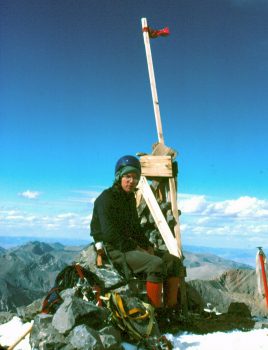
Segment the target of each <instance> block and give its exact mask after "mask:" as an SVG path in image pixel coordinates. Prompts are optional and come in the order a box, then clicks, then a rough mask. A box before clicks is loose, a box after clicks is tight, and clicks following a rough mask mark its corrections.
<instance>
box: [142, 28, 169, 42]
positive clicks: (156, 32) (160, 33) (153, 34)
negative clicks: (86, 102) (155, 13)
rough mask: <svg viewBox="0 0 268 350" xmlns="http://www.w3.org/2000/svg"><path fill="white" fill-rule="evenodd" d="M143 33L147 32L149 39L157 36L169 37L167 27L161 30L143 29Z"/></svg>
mask: <svg viewBox="0 0 268 350" xmlns="http://www.w3.org/2000/svg"><path fill="white" fill-rule="evenodd" d="M143 32H148V34H149V37H150V38H151V39H155V38H158V37H159V36H168V35H169V29H168V27H165V28H163V29H157V30H155V29H152V28H150V27H144V28H143Z"/></svg>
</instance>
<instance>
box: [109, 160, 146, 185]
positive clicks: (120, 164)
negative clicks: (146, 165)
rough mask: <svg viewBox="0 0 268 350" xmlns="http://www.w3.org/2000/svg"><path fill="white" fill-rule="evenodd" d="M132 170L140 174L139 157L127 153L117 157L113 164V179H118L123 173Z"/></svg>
mask: <svg viewBox="0 0 268 350" xmlns="http://www.w3.org/2000/svg"><path fill="white" fill-rule="evenodd" d="M132 172H133V173H136V174H137V175H138V176H139V177H140V176H141V165H140V161H139V159H138V158H136V157H134V156H129V155H126V156H123V157H121V158H119V159H118V161H117V162H116V165H115V171H114V173H115V181H119V180H120V179H121V177H122V176H123V175H125V174H127V173H132Z"/></svg>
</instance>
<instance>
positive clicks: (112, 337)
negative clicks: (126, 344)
mask: <svg viewBox="0 0 268 350" xmlns="http://www.w3.org/2000/svg"><path fill="white" fill-rule="evenodd" d="M99 335H100V339H101V342H102V345H103V347H104V349H107V350H120V349H123V348H122V346H121V333H120V332H119V331H118V330H117V329H116V328H114V327H113V326H108V327H105V328H103V329H101V330H100V331H99Z"/></svg>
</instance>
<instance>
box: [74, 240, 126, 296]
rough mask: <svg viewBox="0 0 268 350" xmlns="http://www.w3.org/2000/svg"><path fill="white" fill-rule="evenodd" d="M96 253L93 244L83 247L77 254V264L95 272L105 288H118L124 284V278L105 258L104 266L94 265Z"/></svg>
mask: <svg viewBox="0 0 268 350" xmlns="http://www.w3.org/2000/svg"><path fill="white" fill-rule="evenodd" d="M96 258H97V254H96V251H95V248H94V246H93V245H90V246H89V247H87V249H84V250H83V251H82V252H81V254H80V256H79V261H78V262H79V264H80V265H81V266H83V267H84V268H86V269H89V270H90V271H91V272H93V273H95V274H96V275H97V276H98V277H99V279H100V281H101V282H102V284H103V287H104V288H105V289H106V290H111V289H115V288H118V287H119V286H121V285H123V284H125V281H124V279H123V278H122V276H121V275H120V274H119V273H118V271H117V270H116V269H115V268H114V267H113V266H112V265H111V264H110V262H109V261H108V260H107V258H106V259H105V258H104V259H103V260H104V267H103V268H99V267H97V265H96Z"/></svg>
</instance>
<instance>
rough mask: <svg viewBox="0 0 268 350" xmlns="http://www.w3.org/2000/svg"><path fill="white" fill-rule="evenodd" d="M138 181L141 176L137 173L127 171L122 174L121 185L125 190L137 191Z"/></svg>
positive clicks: (128, 191)
mask: <svg viewBox="0 0 268 350" xmlns="http://www.w3.org/2000/svg"><path fill="white" fill-rule="evenodd" d="M138 182H139V177H138V175H137V174H136V173H127V174H125V175H123V176H122V179H121V186H122V188H123V190H124V191H125V192H127V193H131V192H134V191H135V188H136V187H137V184H138Z"/></svg>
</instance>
